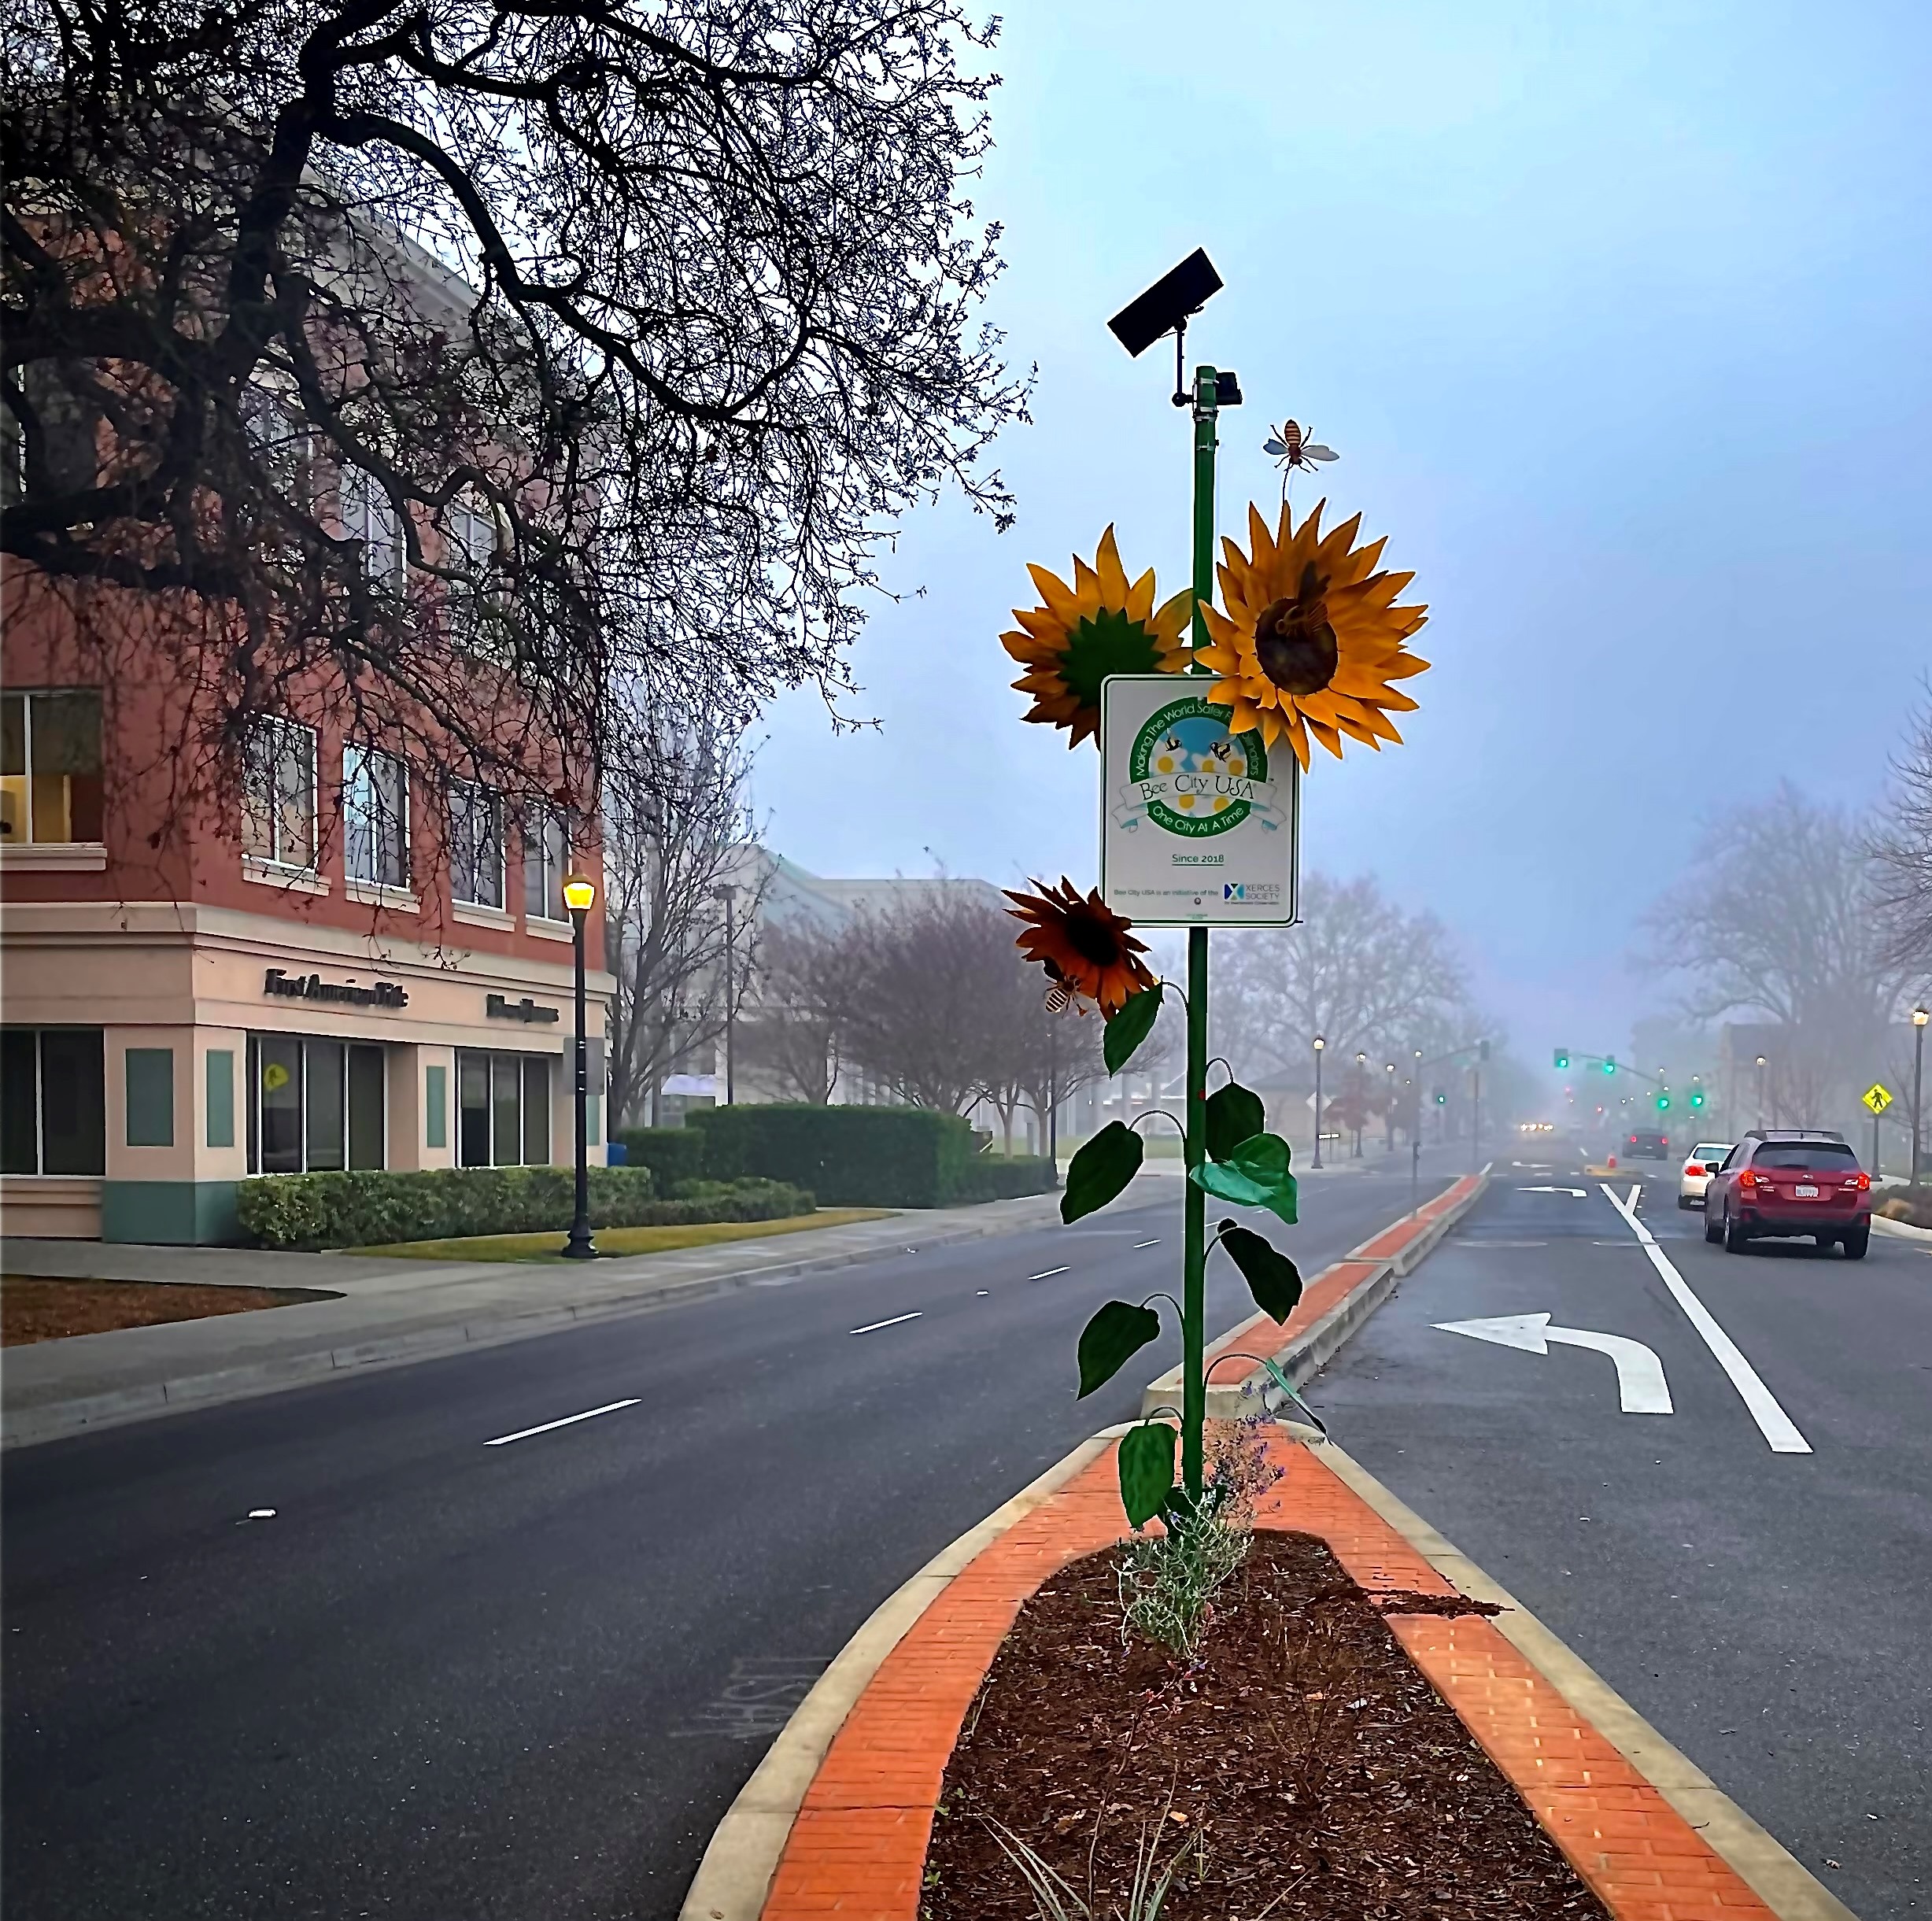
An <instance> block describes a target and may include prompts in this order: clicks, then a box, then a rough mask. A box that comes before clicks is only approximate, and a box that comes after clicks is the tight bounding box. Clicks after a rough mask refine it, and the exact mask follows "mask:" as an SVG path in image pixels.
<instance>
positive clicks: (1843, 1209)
mask: <svg viewBox="0 0 1932 1921" xmlns="http://www.w3.org/2000/svg"><path fill="white" fill-rule="evenodd" d="M1793 1234H1809V1235H1810V1236H1812V1237H1813V1239H1816V1242H1817V1243H1818V1245H1819V1247H1820V1248H1821V1249H1823V1248H1829V1247H1830V1245H1831V1243H1833V1242H1834V1241H1837V1242H1838V1243H1839V1244H1840V1246H1841V1247H1843V1248H1844V1250H1845V1255H1846V1258H1848V1259H1849V1260H1853V1261H1862V1260H1863V1259H1864V1258H1865V1248H1866V1246H1867V1243H1869V1242H1870V1240H1871V1175H1869V1174H1868V1173H1866V1172H1865V1171H1864V1169H1863V1168H1861V1167H1860V1166H1859V1165H1858V1156H1857V1155H1856V1154H1854V1153H1853V1151H1852V1150H1851V1148H1850V1147H1849V1146H1847V1145H1846V1143H1845V1136H1843V1135H1842V1134H1832V1133H1827V1132H1823V1130H1822V1129H1811V1128H1763V1129H1759V1128H1753V1129H1752V1130H1751V1132H1749V1133H1748V1134H1746V1135H1745V1137H1744V1138H1743V1140H1741V1141H1739V1142H1738V1144H1737V1146H1736V1147H1733V1148H1732V1149H1731V1152H1730V1153H1729V1154H1727V1155H1726V1156H1725V1158H1724V1163H1723V1166H1721V1167H1720V1168H1719V1169H1717V1171H1716V1173H1714V1174H1713V1175H1712V1177H1711V1182H1710V1185H1709V1188H1706V1189H1705V1195H1704V1238H1705V1239H1706V1240H1721V1241H1723V1243H1724V1247H1725V1250H1726V1251H1727V1253H1731V1254H1742V1253H1743V1251H1744V1250H1745V1247H1746V1246H1747V1245H1748V1244H1749V1243H1751V1242H1752V1241H1754V1240H1756V1239H1758V1238H1759V1237H1760V1236H1765V1237H1771V1236H1779V1237H1782V1236H1790V1235H1793Z"/></svg>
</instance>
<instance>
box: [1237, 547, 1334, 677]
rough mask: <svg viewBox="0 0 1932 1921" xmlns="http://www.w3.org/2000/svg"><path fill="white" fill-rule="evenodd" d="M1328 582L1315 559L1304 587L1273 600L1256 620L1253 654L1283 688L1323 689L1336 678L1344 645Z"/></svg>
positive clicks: (1304, 578)
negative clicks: (1331, 610)
mask: <svg viewBox="0 0 1932 1921" xmlns="http://www.w3.org/2000/svg"><path fill="white" fill-rule="evenodd" d="M1254 657H1255V659H1256V660H1257V661H1258V662H1259V663H1260V665H1261V670H1262V672H1263V673H1264V674H1266V675H1267V676H1268V678H1269V679H1270V680H1271V681H1273V682H1274V684H1275V685H1276V686H1277V687H1279V688H1280V689H1281V690H1282V691H1283V692H1284V693H1291V694H1295V695H1297V696H1299V695H1304V694H1311V693H1321V690H1322V689H1323V688H1324V687H1326V686H1327V685H1328V683H1329V682H1331V681H1332V680H1333V679H1334V678H1335V669H1336V667H1338V666H1339V664H1340V663H1341V658H1342V650H1341V647H1340V645H1339V642H1338V641H1336V639H1335V628H1334V626H1333V624H1332V622H1330V620H1329V619H1328V582H1326V581H1325V580H1324V579H1323V578H1321V575H1320V574H1317V572H1316V571H1315V563H1313V561H1312V560H1311V561H1310V562H1309V563H1308V564H1307V566H1306V567H1303V568H1302V584H1301V588H1300V590H1299V591H1298V593H1295V594H1293V595H1291V596H1290V597H1287V598H1286V599H1284V600H1273V601H1270V602H1269V604H1268V605H1267V606H1266V607H1265V608H1262V616H1261V619H1258V621H1256V622H1255V623H1254Z"/></svg>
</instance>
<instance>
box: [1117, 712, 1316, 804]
mask: <svg viewBox="0 0 1932 1921" xmlns="http://www.w3.org/2000/svg"><path fill="white" fill-rule="evenodd" d="M1232 718H1233V710H1232V708H1230V707H1215V706H1214V705H1212V704H1210V703H1209V702H1207V701H1206V700H1202V699H1201V698H1200V697H1199V696H1198V695H1197V696H1192V697H1191V698H1189V699H1187V700H1173V701H1169V703H1168V704H1167V705H1166V706H1165V707H1162V708H1161V709H1160V710H1159V711H1158V712H1156V713H1154V714H1151V715H1149V716H1148V718H1147V721H1146V722H1145V723H1144V724H1143V726H1142V727H1141V730H1140V732H1139V733H1137V734H1136V735H1135V737H1134V744H1133V751H1132V752H1131V753H1130V754H1129V755H1128V759H1127V771H1128V774H1129V776H1130V778H1129V780H1128V781H1126V782H1125V784H1124V785H1122V786H1121V789H1120V790H1119V792H1117V794H1116V796H1115V797H1114V819H1115V821H1116V822H1117V824H1118V825H1119V826H1121V827H1123V828H1125V829H1127V830H1128V831H1129V833H1132V832H1134V831H1135V830H1136V829H1138V828H1139V827H1140V823H1141V822H1143V820H1145V821H1151V822H1153V824H1154V826H1157V827H1160V828H1163V829H1165V830H1166V831H1167V832H1168V833H1175V834H1182V835H1185V836H1186V837H1188V838H1190V839H1198V838H1200V837H1203V836H1206V835H1212V834H1221V833H1230V832H1232V830H1233V829H1235V828H1236V827H1239V826H1240V825H1241V823H1242V822H1243V821H1245V820H1247V819H1249V818H1250V817H1252V818H1255V819H1257V820H1258V821H1259V822H1261V824H1262V826H1264V827H1269V828H1279V827H1281V826H1284V825H1286V821H1285V818H1284V815H1283V813H1282V811H1281V808H1280V804H1279V802H1278V800H1277V796H1276V786H1275V783H1274V782H1273V781H1271V780H1269V778H1268V754H1267V750H1266V749H1265V748H1264V747H1263V746H1262V737H1261V735H1260V734H1259V733H1243V734H1232V733H1229V732H1228V722H1229V721H1230V720H1231V719H1232Z"/></svg>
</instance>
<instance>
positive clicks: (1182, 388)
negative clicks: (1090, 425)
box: [1107, 247, 1241, 407]
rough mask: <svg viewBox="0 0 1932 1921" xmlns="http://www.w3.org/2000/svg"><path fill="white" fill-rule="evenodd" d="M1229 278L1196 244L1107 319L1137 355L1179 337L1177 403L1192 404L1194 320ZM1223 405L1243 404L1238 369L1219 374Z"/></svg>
mask: <svg viewBox="0 0 1932 1921" xmlns="http://www.w3.org/2000/svg"><path fill="white" fill-rule="evenodd" d="M1222 285H1223V282H1222V280H1221V275H1219V274H1217V272H1215V271H1214V262H1213V261H1212V260H1210V259H1209V258H1208V257H1207V251H1206V249H1205V248H1203V247H1196V248H1195V250H1194V251H1193V252H1192V253H1190V254H1189V255H1188V257H1187V258H1186V259H1185V260H1183V261H1182V262H1181V263H1180V265H1179V266H1178V267H1176V268H1172V269H1170V270H1169V272H1166V273H1164V274H1162V275H1161V277H1160V279H1158V280H1157V281H1155V282H1154V284H1153V286H1151V287H1149V288H1148V289H1147V291H1146V292H1145V293H1144V294H1139V295H1136V297H1135V298H1133V299H1132V300H1130V301H1129V302H1128V303H1127V305H1125V307H1123V308H1121V310H1120V312H1118V313H1117V314H1115V315H1114V318H1113V319H1112V320H1110V321H1108V322H1107V326H1108V327H1109V329H1110V331H1111V332H1112V333H1113V335H1114V338H1115V339H1116V340H1117V341H1118V342H1120V343H1121V345H1122V346H1123V347H1125V349H1127V351H1128V352H1129V353H1130V354H1132V355H1133V356H1134V357H1135V358H1136V360H1137V359H1139V358H1140V356H1141V355H1142V354H1143V353H1146V352H1147V349H1148V348H1150V347H1151V346H1152V345H1154V342H1156V341H1157V340H1160V339H1163V338H1165V337H1166V336H1167V335H1168V334H1173V337H1174V405H1176V406H1177V407H1185V406H1186V405H1188V393H1187V377H1186V366H1185V356H1186V352H1187V339H1188V320H1189V318H1190V317H1191V316H1193V315H1195V314H1197V313H1199V312H1200V311H1201V309H1202V308H1203V307H1204V306H1206V305H1207V303H1208V301H1210V300H1212V299H1213V298H1214V296H1215V295H1216V294H1218V293H1219V292H1220V291H1221V287H1222ZM1214 384H1215V390H1216V393H1217V396H1218V398H1219V401H1220V404H1221V405H1222V406H1223V407H1239V405H1241V382H1240V381H1239V379H1238V378H1237V377H1236V375H1233V374H1232V373H1222V374H1220V375H1217V377H1216V379H1215V383H1214Z"/></svg>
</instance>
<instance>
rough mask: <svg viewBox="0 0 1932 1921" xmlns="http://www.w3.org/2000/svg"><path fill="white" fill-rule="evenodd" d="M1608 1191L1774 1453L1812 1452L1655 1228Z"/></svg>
mask: <svg viewBox="0 0 1932 1921" xmlns="http://www.w3.org/2000/svg"><path fill="white" fill-rule="evenodd" d="M1603 1191H1604V1194H1605V1197H1606V1198H1607V1199H1608V1200H1609V1203H1610V1205H1611V1206H1612V1207H1614V1208H1615V1209H1616V1211H1617V1212H1618V1213H1619V1214H1621V1215H1622V1216H1623V1217H1624V1220H1625V1221H1626V1222H1627V1223H1628V1225H1629V1227H1630V1231H1631V1232H1632V1233H1633V1234H1635V1236H1637V1239H1638V1242H1639V1243H1641V1244H1642V1247H1643V1250H1644V1252H1645V1253H1646V1254H1648V1255H1649V1257H1650V1265H1652V1266H1653V1267H1654V1268H1655V1269H1657V1273H1658V1274H1659V1275H1660V1276H1661V1277H1662V1279H1663V1282H1664V1286H1665V1287H1668V1288H1669V1289H1670V1291H1671V1298H1672V1299H1673V1300H1675V1302H1676V1303H1677V1305H1678V1306H1679V1307H1681V1308H1682V1309H1683V1310H1684V1314H1685V1317H1686V1319H1687V1320H1688V1321H1690V1324H1691V1325H1692V1326H1693V1327H1694V1328H1696V1329H1697V1332H1698V1333H1699V1334H1701V1335H1702V1336H1703V1337H1704V1344H1705V1347H1708V1348H1709V1349H1710V1350H1711V1352H1712V1354H1715V1355H1716V1357H1717V1365H1719V1366H1720V1368H1722V1369H1723V1370H1724V1372H1726V1373H1727V1374H1728V1375H1729V1376H1731V1386H1732V1387H1735V1388H1736V1389H1737V1391H1738V1398H1740V1399H1741V1400H1742V1402H1744V1405H1745V1407H1746V1408H1747V1409H1749V1412H1750V1416H1751V1418H1752V1419H1753V1420H1754V1421H1756V1422H1757V1426H1758V1432H1760V1434H1762V1435H1764V1439H1766V1440H1767V1441H1768V1443H1770V1445H1771V1452H1772V1453H1773V1454H1809V1453H1810V1452H1811V1451H1812V1444H1811V1443H1810V1442H1809V1441H1808V1440H1806V1439H1805V1437H1804V1435H1801V1434H1800V1433H1799V1432H1798V1431H1797V1424H1796V1423H1795V1422H1794V1421H1793V1420H1792V1418H1791V1417H1790V1415H1789V1414H1787V1413H1786V1412H1785V1411H1784V1409H1782V1407H1780V1406H1779V1405H1778V1398H1777V1396H1776V1395H1774V1394H1773V1393H1772V1392H1771V1390H1770V1389H1769V1388H1768V1387H1766V1386H1765V1385H1764V1382H1763V1381H1762V1380H1760V1379H1759V1377H1758V1372H1757V1369H1756V1368H1754V1367H1753V1366H1752V1365H1751V1364H1750V1362H1749V1361H1747V1360H1745V1358H1744V1356H1743V1354H1742V1353H1740V1352H1739V1351H1738V1344H1737V1343H1736V1342H1735V1341H1734V1340H1733V1339H1731V1336H1730V1335H1728V1334H1727V1333H1726V1332H1724V1330H1723V1328H1720V1326H1719V1325H1718V1324H1717V1323H1716V1321H1714V1320H1713V1319H1712V1317H1711V1312H1710V1310H1709V1308H1707V1307H1706V1306H1705V1305H1704V1303H1703V1302H1701V1301H1700V1300H1699V1299H1697V1296H1696V1295H1694V1294H1693V1293H1692V1292H1691V1291H1690V1284H1689V1283H1688V1282H1687V1281H1686V1280H1685V1279H1684V1277H1683V1275H1681V1274H1680V1273H1678V1271H1677V1269H1675V1267H1673V1266H1672V1265H1671V1258H1670V1256H1669V1255H1668V1254H1666V1253H1665V1252H1664V1250H1663V1249H1662V1248H1661V1247H1659V1246H1658V1245H1657V1239H1656V1237H1655V1236H1653V1234H1652V1233H1651V1232H1650V1230H1649V1228H1647V1227H1646V1226H1645V1225H1644V1224H1643V1223H1642V1221H1639V1220H1638V1218H1637V1217H1636V1216H1635V1214H1632V1213H1631V1210H1629V1209H1628V1208H1627V1207H1626V1206H1624V1203H1623V1202H1621V1201H1620V1200H1619V1199H1617V1198H1616V1195H1615V1194H1613V1193H1612V1192H1611V1191H1610V1188H1609V1183H1608V1182H1605V1184H1604V1189H1603Z"/></svg>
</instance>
